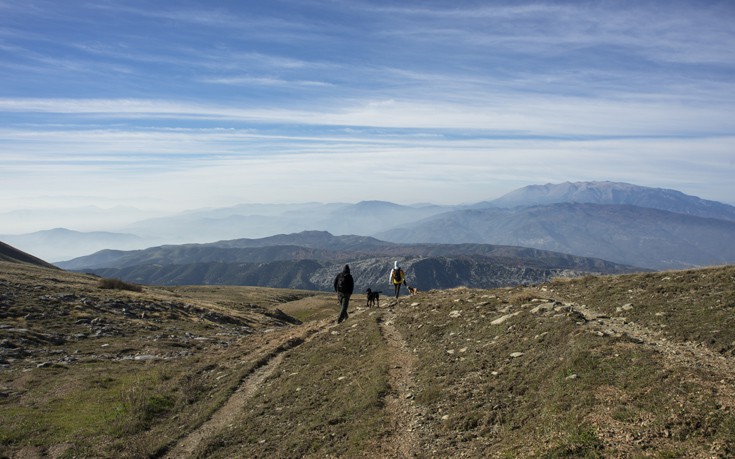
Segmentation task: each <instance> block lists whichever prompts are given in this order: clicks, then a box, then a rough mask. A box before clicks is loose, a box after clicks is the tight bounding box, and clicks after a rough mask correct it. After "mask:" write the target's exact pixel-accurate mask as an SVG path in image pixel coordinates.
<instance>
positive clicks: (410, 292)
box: [408, 287, 419, 296]
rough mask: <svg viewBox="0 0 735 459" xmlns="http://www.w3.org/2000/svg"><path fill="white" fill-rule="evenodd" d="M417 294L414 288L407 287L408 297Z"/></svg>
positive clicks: (417, 291)
mask: <svg viewBox="0 0 735 459" xmlns="http://www.w3.org/2000/svg"><path fill="white" fill-rule="evenodd" d="M417 293H419V290H418V289H417V288H416V287H408V294H409V295H410V296H414V295H415V294H417Z"/></svg>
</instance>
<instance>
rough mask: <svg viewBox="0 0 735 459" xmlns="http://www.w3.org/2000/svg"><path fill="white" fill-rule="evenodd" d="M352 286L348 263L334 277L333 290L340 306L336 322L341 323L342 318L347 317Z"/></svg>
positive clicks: (353, 282) (353, 286)
mask: <svg viewBox="0 0 735 459" xmlns="http://www.w3.org/2000/svg"><path fill="white" fill-rule="evenodd" d="M354 288H355V281H354V280H353V279H352V274H350V265H345V267H344V269H342V272H341V273H339V274H337V277H335V278H334V291H335V292H337V300H338V301H339V304H340V306H342V310H341V311H340V312H339V317H338V318H337V323H342V321H343V320H345V319H347V306H348V305H349V304H350V296H351V295H352V289H354Z"/></svg>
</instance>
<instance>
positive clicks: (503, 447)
mask: <svg viewBox="0 0 735 459" xmlns="http://www.w3.org/2000/svg"><path fill="white" fill-rule="evenodd" d="M103 287H105V288H103ZM350 305H351V306H350V317H349V318H348V320H347V321H346V322H344V323H342V324H336V323H335V319H336V316H337V312H338V306H337V301H336V297H335V295H334V294H333V293H327V292H323V291H315V290H300V289H278V288H265V287H240V286H211V285H210V286H149V285H142V286H138V285H132V284H128V283H125V282H112V281H111V280H110V279H109V278H108V279H105V278H100V277H97V276H91V275H85V274H77V273H71V272H67V271H63V270H60V269H54V268H52V267H48V266H38V265H32V264H29V263H15V262H7V261H0V365H1V366H2V369H1V370H0V456H1V457H13V458H16V457H17V458H35V457H53V458H71V457H130V458H133V457H158V458H162V457H171V458H174V457H176V458H179V457H213V458H217V457H221V458H225V457H262V458H266V457H314V458H316V457H366V458H382V457H407V458H408V457H427V458H428V457H478V458H480V457H482V458H485V457H498V458H503V457H543V458H559V457H601V458H602V457H627V458H634V457H635V458H639V457H656V458H659V457H685V458H700V457H722V458H725V457H732V456H733V455H735V267H733V266H722V267H710V268H703V269H694V270H684V271H665V272H656V273H627V274H616V275H586V276H582V277H577V278H574V279H565V278H553V279H550V280H548V281H544V282H540V283H536V284H532V285H518V286H511V287H502V288H494V289H478V288H467V287H455V288H442V289H431V290H420V291H419V293H418V294H417V295H415V296H408V295H402V296H401V297H399V299H398V300H395V299H393V298H390V297H389V296H386V295H383V296H382V297H381V298H380V305H379V307H367V306H366V300H365V295H364V294H363V293H362V292H361V291H356V292H355V294H354V295H353V297H352V301H351V303H350Z"/></svg>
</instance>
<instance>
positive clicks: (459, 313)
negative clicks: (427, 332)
mask: <svg viewBox="0 0 735 459" xmlns="http://www.w3.org/2000/svg"><path fill="white" fill-rule="evenodd" d="M461 316H462V311H460V310H458V309H455V310H454V311H452V312H450V313H449V317H451V318H453V319H456V318H458V317H461Z"/></svg>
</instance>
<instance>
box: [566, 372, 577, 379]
mask: <svg viewBox="0 0 735 459" xmlns="http://www.w3.org/2000/svg"><path fill="white" fill-rule="evenodd" d="M577 378H579V375H577V373H574V374H571V375H569V376H567V377H566V378H564V379H577Z"/></svg>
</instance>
